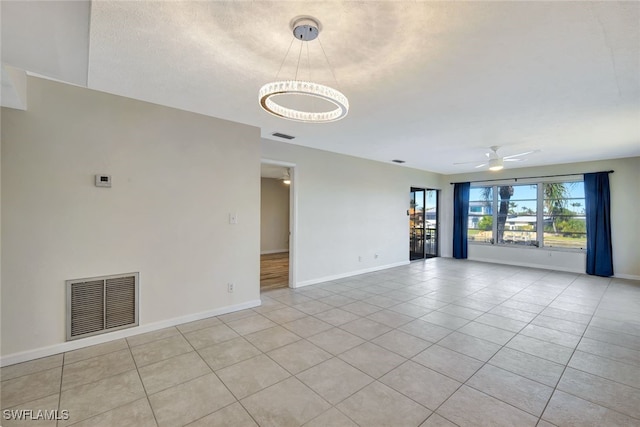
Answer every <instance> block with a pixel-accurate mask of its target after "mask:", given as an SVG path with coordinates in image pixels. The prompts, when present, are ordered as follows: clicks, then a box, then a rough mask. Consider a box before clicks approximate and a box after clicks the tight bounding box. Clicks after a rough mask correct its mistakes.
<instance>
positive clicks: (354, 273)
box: [292, 261, 409, 288]
mask: <svg viewBox="0 0 640 427" xmlns="http://www.w3.org/2000/svg"><path fill="white" fill-rule="evenodd" d="M408 264H409V261H400V262H396V263H393V264H386V265H380V266H377V267H371V268H365V269H363V270H356V271H350V272H348V273H341V274H335V275H333V276H324V277H319V278H317V279H311V280H305V281H303V282H298V283H296V284H294V285H293V286H292V287H293V288H301V287H303V286H309V285H315V284H317V283H323V282H329V281H331V280H337V279H344V278H345V277H351V276H357V275H358V274H365V273H371V272H373V271H379V270H386V269H388V268H393V267H400V266H402V265H408Z"/></svg>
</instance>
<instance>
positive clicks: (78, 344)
mask: <svg viewBox="0 0 640 427" xmlns="http://www.w3.org/2000/svg"><path fill="white" fill-rule="evenodd" d="M261 304H262V301H260V300H259V299H257V300H252V301H247V302H244V303H241V304H235V305H228V306H226V307H220V308H216V309H214V310H209V311H202V312H200V313H194V314H188V315H186V316H180V317H174V318H173V319H167V320H161V321H159V322H154V323H149V324H146V325H142V326H136V327H134V328H129V329H122V330H119V331H114V332H109V333H106V334H102V335H95V336H92V337H87V338H81V339H79V340H75V341H67V342H63V343H60V344H54V345H50V346H47V347H41V348H36V349H34V350H27V351H21V352H19V353H13V354H8V355H6V356H2V357H1V358H0V366H8V365H13V364H16V363H21V362H26V361H29V360H33V359H39V358H41V357H46V356H52V355H54V354H58V353H64V352H67V351H71V350H77V349H79V348H83V347H89V346H92V345H96V344H102V343H105V342H108V341H113V340H117V339H121V338H126V337H130V336H133V335H138V334H143V333H145V332H153V331H157V330H158V329H164V328H168V327H171V326H176V325H180V324H182V323H188V322H193V321H196V320H201V319H206V318H207V317H212V316H220V315H222V314H227V313H233V312H234V311H239V310H246V309H248V308H253V307H258V306H259V305H261Z"/></svg>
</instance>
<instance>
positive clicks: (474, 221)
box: [467, 187, 493, 243]
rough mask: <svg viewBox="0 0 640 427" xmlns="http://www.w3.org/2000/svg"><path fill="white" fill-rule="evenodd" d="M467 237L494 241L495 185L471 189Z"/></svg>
mask: <svg viewBox="0 0 640 427" xmlns="http://www.w3.org/2000/svg"><path fill="white" fill-rule="evenodd" d="M467 239H468V240H469V241H470V242H472V241H476V242H485V243H493V187H471V188H470V189H469V223H468V231H467Z"/></svg>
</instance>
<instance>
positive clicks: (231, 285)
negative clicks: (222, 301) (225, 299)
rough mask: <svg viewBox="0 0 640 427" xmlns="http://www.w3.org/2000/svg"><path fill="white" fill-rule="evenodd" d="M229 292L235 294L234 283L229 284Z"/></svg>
mask: <svg viewBox="0 0 640 427" xmlns="http://www.w3.org/2000/svg"><path fill="white" fill-rule="evenodd" d="M227 291H228V292H229V293H233V283H227Z"/></svg>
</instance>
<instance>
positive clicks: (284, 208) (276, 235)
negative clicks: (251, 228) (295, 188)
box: [260, 178, 289, 254]
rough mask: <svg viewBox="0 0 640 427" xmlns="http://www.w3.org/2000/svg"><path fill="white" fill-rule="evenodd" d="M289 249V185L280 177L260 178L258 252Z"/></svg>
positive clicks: (264, 252) (265, 252) (266, 252)
mask: <svg viewBox="0 0 640 427" xmlns="http://www.w3.org/2000/svg"><path fill="white" fill-rule="evenodd" d="M288 250H289V186H288V185H286V184H283V182H282V180H281V179H274V178H262V179H261V180H260V253H261V254H270V253H275V252H286V251H288Z"/></svg>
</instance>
